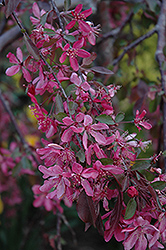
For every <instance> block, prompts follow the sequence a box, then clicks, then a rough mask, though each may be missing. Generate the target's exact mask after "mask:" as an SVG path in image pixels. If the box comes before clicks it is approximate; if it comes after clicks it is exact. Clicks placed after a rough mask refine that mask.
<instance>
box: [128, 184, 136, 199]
mask: <svg viewBox="0 0 166 250" xmlns="http://www.w3.org/2000/svg"><path fill="white" fill-rule="evenodd" d="M127 194H128V196H129V197H131V198H133V197H136V196H138V191H137V189H136V188H135V187H134V186H131V187H129V188H128V189H127Z"/></svg>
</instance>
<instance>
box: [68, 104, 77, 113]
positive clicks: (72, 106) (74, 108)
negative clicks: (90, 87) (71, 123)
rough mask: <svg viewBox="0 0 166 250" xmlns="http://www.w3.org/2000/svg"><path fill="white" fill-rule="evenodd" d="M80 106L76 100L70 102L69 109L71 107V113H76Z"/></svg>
mask: <svg viewBox="0 0 166 250" xmlns="http://www.w3.org/2000/svg"><path fill="white" fill-rule="evenodd" d="M77 108H78V104H77V103H75V102H69V109H70V114H71V115H74V114H75V112H76V109H77Z"/></svg>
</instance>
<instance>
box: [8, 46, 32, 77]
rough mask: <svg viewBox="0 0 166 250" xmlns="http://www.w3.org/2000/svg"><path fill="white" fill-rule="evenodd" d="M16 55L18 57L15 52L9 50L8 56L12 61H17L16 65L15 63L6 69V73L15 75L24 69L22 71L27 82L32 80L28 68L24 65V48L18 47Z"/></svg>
mask: <svg viewBox="0 0 166 250" xmlns="http://www.w3.org/2000/svg"><path fill="white" fill-rule="evenodd" d="M16 55H17V57H16V56H15V55H14V54H12V53H11V52H9V53H8V54H7V58H9V61H10V62H11V63H15V64H16V65H13V66H11V67H10V68H8V69H7V70H6V75H7V76H13V75H15V74H17V73H18V72H19V71H20V70H22V73H23V76H24V78H25V80H26V81H27V82H31V80H32V79H31V75H30V73H29V72H28V70H27V69H26V68H25V67H24V62H23V54H22V50H21V49H20V47H18V48H17V50H16Z"/></svg>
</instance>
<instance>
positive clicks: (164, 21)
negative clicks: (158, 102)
mask: <svg viewBox="0 0 166 250" xmlns="http://www.w3.org/2000/svg"><path fill="white" fill-rule="evenodd" d="M156 27H157V34H158V43H157V50H156V59H157V61H158V64H159V70H160V74H161V86H162V88H163V91H164V93H165V95H166V71H165V70H164V67H163V66H164V63H165V56H164V54H163V48H164V46H165V44H166V39H165V36H166V0H163V1H162V4H161V11H160V15H159V18H158V22H157V25H156ZM163 136H164V140H163V150H164V151H165V150H166V100H165V98H163ZM164 170H165V172H166V157H164Z"/></svg>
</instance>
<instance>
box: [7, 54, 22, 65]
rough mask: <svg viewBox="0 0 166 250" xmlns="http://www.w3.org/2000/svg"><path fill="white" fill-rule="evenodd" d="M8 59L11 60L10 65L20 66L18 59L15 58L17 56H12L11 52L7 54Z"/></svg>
mask: <svg viewBox="0 0 166 250" xmlns="http://www.w3.org/2000/svg"><path fill="white" fill-rule="evenodd" d="M7 58H9V62H10V63H15V64H19V61H18V59H17V58H16V57H15V55H14V54H12V53H11V52H9V53H8V54H7Z"/></svg>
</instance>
